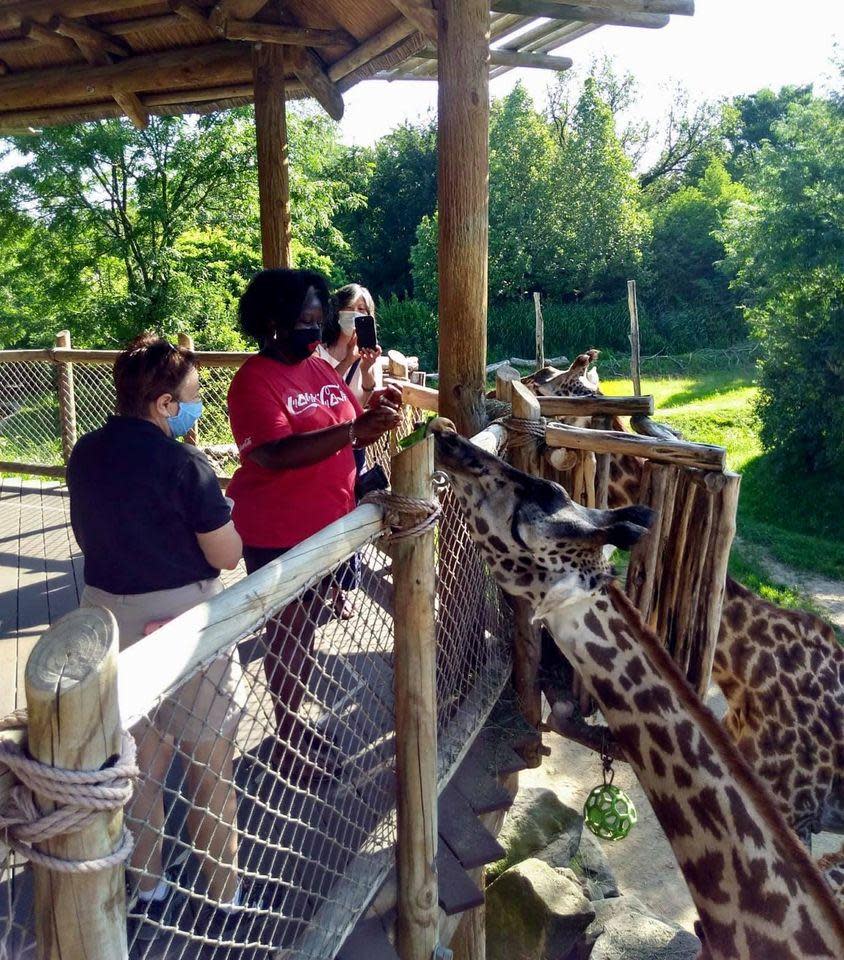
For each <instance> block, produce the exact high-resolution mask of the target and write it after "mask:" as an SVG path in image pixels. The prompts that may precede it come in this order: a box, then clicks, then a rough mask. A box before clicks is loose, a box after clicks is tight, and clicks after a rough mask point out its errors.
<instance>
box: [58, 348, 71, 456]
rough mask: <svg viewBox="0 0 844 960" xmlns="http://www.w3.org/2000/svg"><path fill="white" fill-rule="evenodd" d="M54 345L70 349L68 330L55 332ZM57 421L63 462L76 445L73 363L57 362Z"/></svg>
mask: <svg viewBox="0 0 844 960" xmlns="http://www.w3.org/2000/svg"><path fill="white" fill-rule="evenodd" d="M56 346H57V347H63V348H65V349H66V350H69V349H70V331H69V330H62V331H61V332H60V333H57V334H56ZM56 369H57V370H58V392H59V423H60V425H61V431H62V459H63V460H64V462H65V463H67V461H68V460H69V459H70V454H71V452H72V451H73V448H74V447H75V446H76V394H75V392H74V389H73V364H72V363H59V364H58V365H57V368H56Z"/></svg>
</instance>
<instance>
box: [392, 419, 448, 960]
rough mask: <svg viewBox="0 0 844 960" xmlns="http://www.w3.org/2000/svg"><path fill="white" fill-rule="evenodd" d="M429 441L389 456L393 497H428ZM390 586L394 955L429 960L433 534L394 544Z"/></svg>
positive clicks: (433, 819)
mask: <svg viewBox="0 0 844 960" xmlns="http://www.w3.org/2000/svg"><path fill="white" fill-rule="evenodd" d="M433 473H434V441H433V438H432V437H428V438H427V439H425V440H423V441H421V442H419V443H416V444H414V445H413V446H412V447H409V448H408V449H407V450H403V451H402V452H401V453H399V454H397V456H395V457H394V458H393V462H392V470H391V480H392V487H393V490H394V492H395V493H397V494H400V495H402V496H405V497H421V498H425V499H429V498H430V497H431V496H432V486H431V478H432V476H433ZM393 583H394V586H395V613H394V630H395V697H396V789H397V802H396V806H397V816H398V833H397V839H396V870H397V874H398V952H399V956H400V957H401V960H431V957H432V956H433V953H434V950H435V948H436V946H437V939H438V936H439V906H438V902H437V899H438V897H437V868H436V858H437V696H436V640H435V622H434V598H435V594H436V568H435V563H434V529H433V528H431V529H429V530H428V531H426V532H425V533H423V534H422V535H421V536H418V537H412V538H410V539H408V540H400V541H398V542H397V543H396V544H395V546H394V547H393Z"/></svg>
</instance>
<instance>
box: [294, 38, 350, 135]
mask: <svg viewBox="0 0 844 960" xmlns="http://www.w3.org/2000/svg"><path fill="white" fill-rule="evenodd" d="M289 59H290V66H291V69H292V70H293V73H294V74H295V75H296V76H297V77H298V78H299V80H300V82H301V83H302V84H303V86H304V87H305V89H306V90H307V91H308V92H309V93H310V94H311V96H312V97H314V98H315V99H316V101H317V102H318V103H319V104H320V105H321V106H322V108H323V109H324V110H325V112H326V113H327V114H328V116H329V117H331V119H332V120H341V119H342V118H343V112H344V110H345V104H344V103H343V94H342V93H341V92H340V89H339V87H338V86H337V85H336V84H335V83H334V81H333V80H332V79H331V77H330V76H329V75H328V74H327V73H326V72H325V69H324V67H323V64H322V61H321V60H320V59H319V57H318V56H317V55H316V54H315V53H314V52H313V51H312V50H310V49H308V48H307V47H294V48H293V49H292V50H291V51H290V58H289Z"/></svg>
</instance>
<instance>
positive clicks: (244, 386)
mask: <svg viewBox="0 0 844 960" xmlns="http://www.w3.org/2000/svg"><path fill="white" fill-rule="evenodd" d="M228 408H229V422H230V423H231V428H232V434H233V435H234V439H235V443H237V447H238V450H239V452H240V463H241V465H240V467H238V469H237V471H236V472H235V475H234V476H233V477H232V480H231V483H230V484H229V486H228V489H227V491H226V493H227V494H228V496H230V497H231V498H232V500H234V509H233V511H232V519H233V520H234V525H235V527H236V528H237V532H238V533H239V534H240V536H241V537H242V538H243V542H244V543H245V544H246V545H247V546H250V547H278V548H284V547H292V546H295V545H296V544H297V543H301V541H302V540H304V539H306V538H307V537H310V536H311V535H312V534H314V533H316V532H317V530H321V529H322V528H323V527H324V526H325V525H326V524H329V523H331V522H332V521H334V520H338V519H339V518H340V517H342V516H345V514H347V513H349V512H350V511H351V510H353V509H354V507H355V495H354V486H355V460H354V456H353V455H352V448H351V445H350V444H347V445H346V446H344V447H342V448H341V449H340V450H338V451H337V452H336V453H334V454H332V455H331V456H330V457H328V458H326V459H325V460H321V461H320V462H319V463H314V464H312V465H311V466H309V467H297V468H295V469H289V470H268V469H267V468H266V467H262V466H260V465H259V464H257V463H255V461H254V460H253V459H252V458H251V457H249V456H248V454H249V453H250V452H251V451H252V450H254V449H255V448H256V447H260V446H262V445H263V444H265V443H270V442H272V441H274V440H281V439H282V438H283V437H288V436H290V435H291V434H295V433H310V432H311V431H313V430H322V429H324V428H325V427H333V426H336V425H337V424H339V423H348V422H349V421H350V420H354V418H355V417H357V416H358V415H359V414H360V413H361V412H362V411H361V407H360V404H359V403H358V402H357V400H355V398H354V397H353V396H352V394H351V393H350V391H349V389H348V387H347V386H346V384H345V383H344V382H343V380H342V378H341V377H339V376H338V375H337V374H336V373H335V372H334V369H333V367H332V366H331V365H330V364H329V363H326V361H325V360H321V359H320V358H319V357H316V356H311V357H308V359H307V360H302V361H301V362H300V363H296V364H286V363H281V362H280V361H278V360H273V359H272V358H270V357H264V356H261V355H257V356H254V357H250V358H249V359H248V360H247V361H246V363H244V364H243V366H242V367H241V368H240V369H239V370H238V371H237V373H236V374H235V376H234V379H233V380H232V383H231V386H230V387H229V394H228Z"/></svg>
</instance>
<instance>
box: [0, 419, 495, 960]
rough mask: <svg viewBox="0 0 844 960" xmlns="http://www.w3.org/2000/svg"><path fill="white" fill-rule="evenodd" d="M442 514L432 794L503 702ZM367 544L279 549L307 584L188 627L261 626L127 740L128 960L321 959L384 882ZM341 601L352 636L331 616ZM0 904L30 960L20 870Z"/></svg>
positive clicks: (453, 524)
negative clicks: (295, 557) (295, 556)
mask: <svg viewBox="0 0 844 960" xmlns="http://www.w3.org/2000/svg"><path fill="white" fill-rule="evenodd" d="M411 419H412V414H408V424H409V423H410V422H411ZM442 496H443V514H442V518H441V521H440V527H439V532H438V535H437V536H436V566H437V593H436V597H432V601H433V602H434V603H435V609H436V612H437V616H436V630H437V685H436V686H437V701H438V702H437V721H438V722H437V728H438V752H439V756H438V779H439V782H440V786H441V787H442V786H444V784H445V783H446V782H447V781H448V778H449V777H450V775H451V774H452V773H453V772H454V770H455V769H456V766H457V765H458V763H459V761H460V759H461V758H462V756H463V754H464V752H465V750H466V749H467V748H468V746H469V745H470V744H471V741H472V739H473V736H474V734H475V733H476V732H477V731H478V730H479V729H480V727H481V726H482V724H483V722H484V720H485V719H486V717H487V715H488V713H489V711H490V710H491V709H492V707H493V705H494V703H495V702H496V700H497V698H498V696H499V695H500V692H501V690H502V688H503V685H504V683H505V681H506V679H507V677H508V675H509V672H510V654H509V650H510V641H511V636H510V629H511V627H510V623H509V618H508V617H507V615H506V608H505V607H504V604H503V601H502V598H501V596H500V594H499V591H498V588H497V587H496V586H495V584H494V583H493V582H492V580H491V579H490V577H489V574H488V572H487V570H486V568H485V566H484V565H483V563H482V561H481V560H480V557H479V555H478V554H477V552H476V548H475V546H474V544H473V543H472V541H471V539H470V537H469V534H468V530H467V528H466V526H465V524H464V522H463V520H462V517H461V516H460V514H459V512H458V508H457V505H456V502H455V500H454V499H453V497H452V496H451V494H450V492H448V491H445V492H444V493H443V495H442ZM368 509H372V508H368ZM317 537H319V535H317ZM376 537H377V533H376V534H373V535H371V536H369V538H368V539H366V540H365V541H364V542H362V544H361V545H360V546H359V547H358V548H357V549H355V551H354V553H350V554H349V555H346V556H344V557H343V559H342V560H341V561H340V562H333V560H326V559H325V557H326V554H325V550H324V545H323V546H322V547H319V548H318V547H316V546H315V547H314V548H313V549H312V548H311V547H310V546H309V541H305V543H303V544H301V545H300V546H299V547H298V548H295V549H296V550H297V551H298V553H299V555H300V556H305V555H307V554H308V551H310V552H311V553H312V554H313V555H314V556H313V558H312V560H311V565H310V566H309V567H308V570H309V571H310V570H313V573H312V574H311V575H310V576H309V578H308V579H307V582H305V583H304V584H303V585H302V587H301V589H299V590H298V591H297V592H296V593H295V595H292V596H291V595H290V592H289V589H288V591H287V592H286V593H284V594H283V597H284V598H283V600H281V601H278V600H276V601H274V600H273V599H272V597H273V593H272V592H271V591H270V592H268V590H267V587H266V583H267V582H268V581H267V580H266V579H261V574H262V573H263V571H258V572H257V573H256V574H253V575H252V577H250V578H247V579H246V580H245V581H242V582H241V583H240V584H239V585H237V586H236V587H233V588H231V589H230V590H228V591H225V592H223V593H221V594H220V595H219V596H216V597H213V598H212V599H211V600H209V601H208V602H207V604H205V605H204V606H205V608H206V609H205V611H204V612H203V615H202V618H203V622H217V621H220V620H222V622H236V621H235V620H234V619H233V618H231V616H230V611H229V607H230V605H231V597H232V596H234V597H235V598H238V597H246V596H247V595H249V596H250V597H251V598H252V600H251V602H253V603H254V602H255V601H256V600H260V606H261V608H262V609H264V611H265V615H264V616H263V617H262V618H261V622H260V623H259V624H258V625H257V627H256V626H255V622H254V621H253V623H252V626H251V627H250V628H249V629H248V630H246V631H237V630H236V631H235V632H233V633H232V635H231V636H229V637H227V645H225V646H221V645H220V644H217V645H216V647H215V650H214V654H213V656H212V657H210V659H206V661H205V662H204V663H203V664H201V665H200V667H199V668H197V669H196V670H195V671H194V672H193V674H191V675H190V676H189V678H188V679H187V681H185V680H184V677H182V678H181V685H180V686H179V687H178V689H176V691H175V692H173V691H172V690H168V691H161V692H160V693H159V695H158V696H157V697H156V699H155V703H154V705H153V706H152V708H151V709H148V710H145V711H144V716H143V717H142V718H141V719H140V720H139V721H138V722H137V723H134V725H133V727H132V732H133V734H134V736H135V738H136V742H137V745H138V765H139V768H140V770H141V776H140V778H139V780H138V783H137V785H136V789H135V795H134V798H133V800H132V802H131V804H130V806H129V807H128V809H127V823H128V825H129V827H130V829H131V831H132V833H133V836H134V840H135V846H134V851H133V853H132V855H131V858H130V860H129V863H128V864H127V867H128V869H127V871H126V876H127V891H128V903H129V911H128V921H127V926H128V941H129V946H130V956H131V957H132V958H133V960H142V958H143V960H153V958H161V957H166V958H168V960H170V958H179V960H182V958H185V960H187V958H195V957H203V958H205V957H208V958H214V960H223V958H226V960H228V958H230V957H231V958H234V957H237V958H241V957H250V958H256V960H257V958H264V957H266V958H269V957H271V956H284V957H285V958H289V960H294V958H295V960H299V958H301V960H306V958H309V960H310V958H313V960H316V958H319V960H330V958H332V957H334V955H335V954H336V952H337V951H338V950H339V948H340V946H341V945H342V943H343V941H344V940H345V938H346V936H347V935H348V934H349V933H350V931H351V930H352V929H353V927H354V925H355V923H356V921H357V919H358V918H359V917H360V915H361V914H362V912H363V911H364V910H365V909H366V907H367V905H368V903H369V902H370V900H371V898H372V897H373V895H374V894H375V892H376V891H377V889H378V887H379V886H380V885H381V883H382V881H383V880H384V878H385V877H386V875H387V873H388V872H389V871H390V869H391V867H392V866H393V863H394V843H395V830H396V821H395V801H396V797H395V752H396V746H395V721H394V699H393V698H394V694H393V681H394V658H393V609H394V604H395V603H396V602H397V601H396V598H395V597H394V589H393V577H392V562H391V560H390V557H389V556H388V554H387V553H385V552H384V550H383V549H382V548H381V546H380V545H379V543H378V542H377V540H376ZM312 539H315V538H312ZM336 557H337V554H336V553H335V554H334V559H336ZM285 560H286V558H282V561H281V563H282V564H283V563H284V562H285ZM327 562H331V563H332V565H331V566H320V564H325V563H327ZM281 569H284V568H283V567H282V568H281ZM288 582H289V581H288ZM299 582H301V581H299ZM273 583H275V588H274V589H275V595H276V596H278V595H279V592H280V591H279V586H278V581H277V580H276V581H273ZM262 585H264V586H262ZM261 590H263V591H264V592H263V595H260V591H261ZM234 591H240V592H239V593H235V592H234ZM341 592H343V593H344V594H345V595H346V598H347V599H349V600H351V602H352V604H353V606H354V616H353V617H352V618H351V619H340V618H339V617H338V614H337V609H338V606H339V605H338V604H337V603H336V600H337V598H338V595H339V594H340V593H341ZM227 597H228V598H229V599H227ZM399 602H400V601H399ZM227 611H229V613H228V614H227ZM197 622H198V621H197ZM174 626H175V625H174ZM150 639H152V638H150ZM179 643H180V644H182V645H183V646H184V649H189V648H190V646H191V645H192V644H193V643H194V640H193V639H192V637H191V636H190V634H189V633H188V634H186V635H181V634H180V636H179ZM139 649H140V647H139ZM122 661H123V657H121V667H122V666H123V663H122ZM121 703H122V700H121ZM15 857H16V858H17V863H15V862H13V861H14V858H15ZM0 894H2V895H0V912H2V914H3V921H2V922H3V927H0V958H5V957H8V958H9V960H11V958H13V957H14V958H15V960H17V958H22V960H23V958H27V960H28V958H30V957H31V958H33V960H34V957H35V944H34V936H33V883H32V876H31V869H30V868H29V866H27V865H24V863H23V862H22V861H21V859H20V857H19V855H12V857H11V858H8V859H7V861H6V863H5V865H4V872H3V884H2V888H0ZM156 898H160V899H156ZM4 951H5V952H4ZM279 951H281V952H280V953H279Z"/></svg>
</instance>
